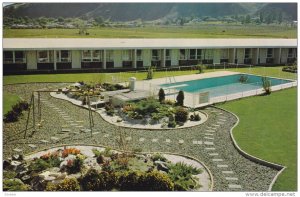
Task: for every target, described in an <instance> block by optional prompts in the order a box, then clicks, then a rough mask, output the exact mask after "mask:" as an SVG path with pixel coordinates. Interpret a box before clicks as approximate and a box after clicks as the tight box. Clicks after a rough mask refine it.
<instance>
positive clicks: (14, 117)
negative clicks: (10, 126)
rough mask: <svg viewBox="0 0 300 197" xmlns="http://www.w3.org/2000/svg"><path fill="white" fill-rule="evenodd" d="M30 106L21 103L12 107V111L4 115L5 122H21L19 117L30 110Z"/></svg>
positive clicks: (23, 102)
mask: <svg viewBox="0 0 300 197" xmlns="http://www.w3.org/2000/svg"><path fill="white" fill-rule="evenodd" d="M28 108H29V104H28V103H27V102H26V101H19V102H18V103H16V104H15V105H13V106H12V109H11V110H10V111H8V112H7V113H6V114H5V115H4V119H3V120H4V122H16V121H18V120H19V116H21V115H22V111H24V110H28Z"/></svg>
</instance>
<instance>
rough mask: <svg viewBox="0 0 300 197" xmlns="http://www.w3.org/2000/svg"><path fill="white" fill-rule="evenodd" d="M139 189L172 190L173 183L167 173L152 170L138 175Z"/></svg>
mask: <svg viewBox="0 0 300 197" xmlns="http://www.w3.org/2000/svg"><path fill="white" fill-rule="evenodd" d="M139 189H140V190H141V191H173V190H174V183H173V182H172V180H171V179H170V178H169V177H168V175H166V174H163V173H160V172H158V171H152V172H148V173H143V174H142V175H141V176H140V179H139Z"/></svg>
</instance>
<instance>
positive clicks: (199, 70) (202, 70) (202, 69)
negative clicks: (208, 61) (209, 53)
mask: <svg viewBox="0 0 300 197" xmlns="http://www.w3.org/2000/svg"><path fill="white" fill-rule="evenodd" d="M197 69H198V73H199V74H201V73H204V65H202V64H199V65H197Z"/></svg>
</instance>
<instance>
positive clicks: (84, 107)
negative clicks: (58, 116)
mask: <svg viewBox="0 0 300 197" xmlns="http://www.w3.org/2000/svg"><path fill="white" fill-rule="evenodd" d="M51 93H52V92H51ZM51 93H49V94H50V96H51V97H53V98H55V99H60V100H63V101H68V102H70V103H71V104H73V105H75V106H77V107H81V108H83V109H87V110H88V106H87V105H77V104H76V103H74V102H72V101H71V100H67V99H63V98H59V97H55V96H52V95H51ZM74 100H75V99H74ZM91 110H92V111H93V112H95V113H97V114H98V115H99V116H100V117H101V118H102V120H104V121H105V122H107V123H109V124H112V125H115V126H118V127H124V128H130V129H143V130H153V131H155V130H175V129H178V130H179V129H186V128H190V127H195V126H199V125H201V124H203V123H205V122H206V121H207V120H208V117H209V116H208V114H207V113H206V112H204V111H201V113H202V114H204V115H205V116H206V120H205V121H204V122H202V123H201V124H197V125H192V126H185V127H184V126H183V127H177V128H147V127H145V128H138V127H131V126H126V125H118V124H116V123H115V122H109V121H107V120H106V119H105V118H103V117H102V115H101V114H100V112H98V111H97V110H96V109H93V108H91Z"/></svg>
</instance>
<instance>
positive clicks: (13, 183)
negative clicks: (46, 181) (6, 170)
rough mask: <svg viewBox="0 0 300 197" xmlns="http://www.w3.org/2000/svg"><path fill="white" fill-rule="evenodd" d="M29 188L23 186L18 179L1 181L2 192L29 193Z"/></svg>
mask: <svg viewBox="0 0 300 197" xmlns="http://www.w3.org/2000/svg"><path fill="white" fill-rule="evenodd" d="M29 190H30V186H29V185H26V184H24V183H23V182H22V181H21V180H20V179H6V180H3V191H29Z"/></svg>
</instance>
